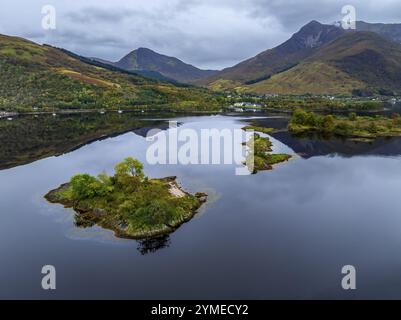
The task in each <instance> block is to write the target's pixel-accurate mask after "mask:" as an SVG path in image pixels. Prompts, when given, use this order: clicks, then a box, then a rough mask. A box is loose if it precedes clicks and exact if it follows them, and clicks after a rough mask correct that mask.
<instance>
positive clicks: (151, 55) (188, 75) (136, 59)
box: [115, 47, 215, 83]
mask: <svg viewBox="0 0 401 320" xmlns="http://www.w3.org/2000/svg"><path fill="white" fill-rule="evenodd" d="M115 65H116V66H117V67H119V68H121V69H125V70H128V71H146V72H156V73H159V74H161V75H162V76H164V77H167V78H169V79H172V80H175V81H178V82H183V83H187V82H192V81H194V80H198V79H201V78H203V77H206V76H209V75H211V74H213V73H215V71H213V70H201V69H198V68H196V67H194V66H192V65H190V64H187V63H184V62H182V61H181V60H179V59H177V58H174V57H169V56H166V55H163V54H160V53H157V52H155V51H153V50H151V49H149V48H144V47H140V48H138V49H136V50H134V51H132V52H130V53H129V54H127V55H126V56H125V57H123V58H122V59H121V60H120V61H118V62H116V63H115Z"/></svg>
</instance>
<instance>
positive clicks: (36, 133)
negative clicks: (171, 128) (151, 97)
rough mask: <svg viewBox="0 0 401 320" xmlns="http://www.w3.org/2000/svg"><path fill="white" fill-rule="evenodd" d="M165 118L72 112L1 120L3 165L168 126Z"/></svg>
mask: <svg viewBox="0 0 401 320" xmlns="http://www.w3.org/2000/svg"><path fill="white" fill-rule="evenodd" d="M167 126H168V125H167V123H166V121H164V120H161V119H160V120H159V119H157V117H156V115H153V119H152V120H147V119H146V118H138V115H137V114H134V113H126V114H124V115H120V114H116V113H108V114H104V115H102V114H97V113H90V114H70V115H58V116H57V117H56V118H55V117H53V116H51V115H41V116H39V117H35V116H20V117H18V118H16V119H14V121H6V120H4V119H3V120H0V141H1V148H0V169H7V168H12V167H15V166H18V165H23V164H27V163H31V162H33V161H35V160H39V159H43V158H47V157H51V156H58V155H61V154H63V153H66V152H71V151H74V150H76V149H78V148H80V147H82V146H83V145H86V144H88V143H91V142H94V141H99V140H103V139H106V138H110V137H114V136H118V135H121V134H123V133H126V132H130V131H135V132H136V133H137V134H139V135H143V136H145V135H146V133H147V132H148V131H149V130H150V129H153V128H160V129H162V130H164V129H166V128H167Z"/></svg>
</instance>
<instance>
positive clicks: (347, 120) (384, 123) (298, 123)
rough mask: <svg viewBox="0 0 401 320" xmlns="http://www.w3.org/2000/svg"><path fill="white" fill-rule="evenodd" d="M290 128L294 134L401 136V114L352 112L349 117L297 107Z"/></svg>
mask: <svg viewBox="0 0 401 320" xmlns="http://www.w3.org/2000/svg"><path fill="white" fill-rule="evenodd" d="M288 129H289V131H290V132H291V133H293V134H303V133H320V134H323V135H327V136H330V135H337V136H342V137H345V138H353V139H364V140H374V139H376V138H379V137H394V136H401V116H400V115H399V114H398V113H395V114H394V115H393V116H392V117H384V116H379V115H376V116H358V115H357V114H356V113H350V114H349V115H348V117H344V116H333V115H319V114H316V113H314V112H307V111H305V110H302V109H296V110H295V111H294V113H293V114H292V117H291V120H290V122H289V125H288Z"/></svg>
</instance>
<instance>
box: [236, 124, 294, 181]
mask: <svg viewBox="0 0 401 320" xmlns="http://www.w3.org/2000/svg"><path fill="white" fill-rule="evenodd" d="M242 129H243V130H253V131H256V132H261V133H264V134H268V133H271V132H273V131H274V129H272V128H264V127H258V126H253V125H250V126H246V127H243V128H242ZM246 144H247V146H248V147H249V148H250V150H251V152H250V153H249V155H248V159H247V163H249V161H251V162H252V157H253V164H254V168H253V173H257V172H258V171H264V170H272V169H273V165H275V164H279V163H281V162H285V161H288V160H290V159H291V158H292V156H291V155H289V154H281V153H280V154H279V153H272V152H273V149H272V146H273V143H272V142H271V141H270V139H269V138H268V137H261V136H260V134H258V133H254V134H253V136H252V138H251V139H250V140H249V141H248V142H246ZM252 150H253V152H252Z"/></svg>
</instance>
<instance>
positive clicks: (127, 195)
mask: <svg viewBox="0 0 401 320" xmlns="http://www.w3.org/2000/svg"><path fill="white" fill-rule="evenodd" d="M45 198H46V199H47V200H48V201H49V202H51V203H59V204H62V205H64V206H65V207H67V208H73V209H74V210H75V211H76V212H77V214H76V215H75V224H76V225H77V226H78V227H83V228H86V227H91V226H94V225H98V226H101V227H103V228H105V229H110V230H113V231H114V233H115V235H116V236H117V237H119V238H128V239H137V240H141V239H150V238H157V237H161V236H165V235H168V234H170V233H172V232H173V231H174V230H176V229H177V228H178V227H180V226H181V225H182V224H183V223H185V222H188V221H189V220H191V219H192V218H193V217H194V215H195V213H196V211H197V210H198V209H199V208H200V206H201V205H202V204H203V203H204V202H206V199H207V195H206V194H205V193H197V194H195V195H191V194H189V193H187V192H185V191H183V190H182V189H181V188H180V187H179V185H178V183H177V181H176V177H168V178H164V179H149V178H148V177H146V176H145V175H144V173H143V165H142V163H140V162H139V161H138V160H136V159H133V158H126V159H125V160H124V161H123V162H121V163H119V164H117V165H116V166H115V174H114V176H108V175H107V174H105V173H103V174H100V175H99V176H98V177H93V176H91V175H88V174H79V175H76V176H74V177H72V178H71V181H70V182H69V183H66V184H63V185H61V186H60V187H59V188H57V189H55V190H52V191H50V192H49V193H48V194H46V196H45Z"/></svg>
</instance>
